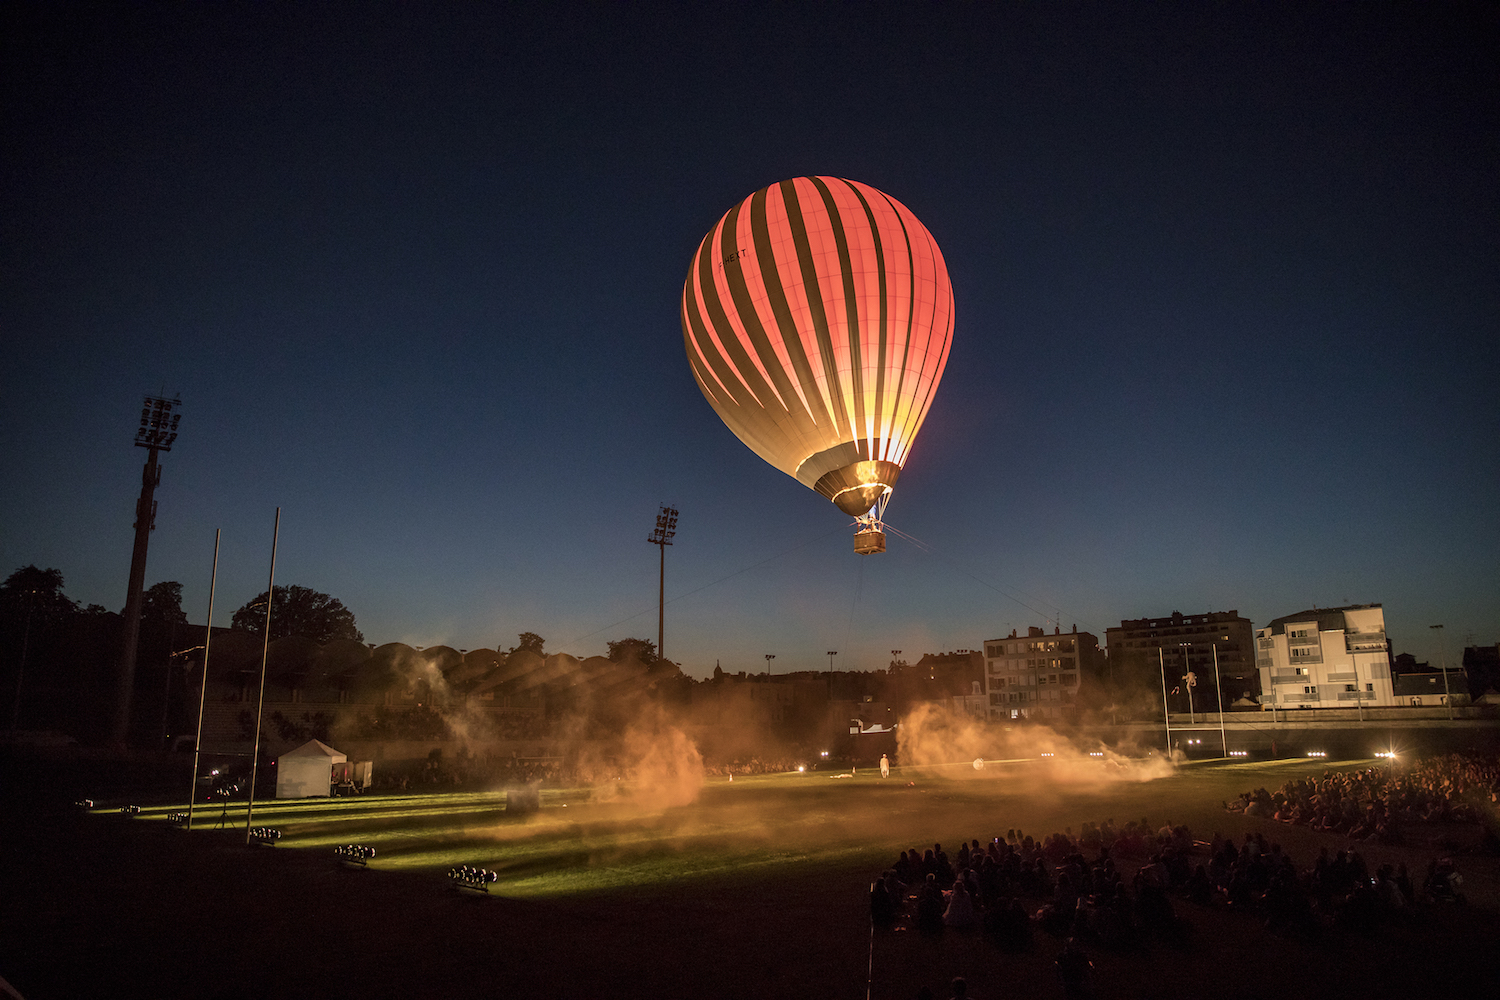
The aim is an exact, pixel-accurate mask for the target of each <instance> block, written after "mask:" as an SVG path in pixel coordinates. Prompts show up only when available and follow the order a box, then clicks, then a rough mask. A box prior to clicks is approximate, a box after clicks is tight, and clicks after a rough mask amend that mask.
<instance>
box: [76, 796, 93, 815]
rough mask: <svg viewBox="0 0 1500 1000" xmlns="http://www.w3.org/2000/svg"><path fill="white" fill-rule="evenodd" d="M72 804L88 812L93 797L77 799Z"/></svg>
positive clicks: (91, 806) (91, 805)
mask: <svg viewBox="0 0 1500 1000" xmlns="http://www.w3.org/2000/svg"><path fill="white" fill-rule="evenodd" d="M73 804H74V805H75V806H77V807H78V808H79V809H82V810H83V811H84V812H88V811H89V810H90V809H92V808H94V800H93V799H79V800H78V801H77V802H75V803H73Z"/></svg>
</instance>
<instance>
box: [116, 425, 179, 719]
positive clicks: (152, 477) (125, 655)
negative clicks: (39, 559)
mask: <svg viewBox="0 0 1500 1000" xmlns="http://www.w3.org/2000/svg"><path fill="white" fill-rule="evenodd" d="M181 405H182V400H181V399H180V398H174V399H165V398H163V397H161V396H147V397H146V401H145V404H144V405H143V406H142V407H141V424H140V427H139V428H137V430H136V432H135V446H136V447H137V448H145V449H146V450H147V454H146V465H145V468H143V469H142V470H141V495H140V499H138V500H136V502H135V549H134V550H133V551H132V552H131V554H130V583H129V585H128V587H127V588H126V591H125V638H124V645H123V648H122V649H121V650H120V662H119V666H118V668H117V669H116V671H115V714H114V721H113V725H112V727H111V732H110V735H111V736H112V737H113V739H114V742H115V743H116V744H118V745H120V746H124V745H125V742H126V740H127V738H128V737H129V735H130V699H131V695H132V694H133V693H134V691H135V652H136V646H137V645H138V644H139V642H140V638H141V593H142V591H143V590H144V588H145V584H146V547H147V546H148V545H149V544H150V542H151V532H152V531H153V530H155V528H156V500H155V499H153V497H154V496H155V493H156V486H157V484H158V483H160V482H161V466H160V465H158V464H157V463H156V456H157V454H158V453H159V452H163V451H171V450H172V442H173V441H176V440H177V424H178V422H179V421H180V420H182V414H180V413H174V412H173V411H174V410H175V409H176V408H177V407H178V406H181Z"/></svg>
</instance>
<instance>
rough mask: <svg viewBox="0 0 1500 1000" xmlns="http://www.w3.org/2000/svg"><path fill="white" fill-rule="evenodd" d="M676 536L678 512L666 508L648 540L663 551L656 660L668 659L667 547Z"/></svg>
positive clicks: (663, 508)
mask: <svg viewBox="0 0 1500 1000" xmlns="http://www.w3.org/2000/svg"><path fill="white" fill-rule="evenodd" d="M675 534H677V510H676V509H675V508H673V507H665V506H664V507H662V509H661V513H659V514H657V515H656V530H655V531H653V532H652V533H651V537H650V538H648V539H646V541H647V542H650V543H651V544H652V545H655V546H657V547H658V548H660V549H661V577H660V578H659V581H658V583H657V590H656V600H657V607H656V658H657V659H659V660H665V659H666V658H667V644H666V631H667V546H668V545H671V544H672V536H673V535H675Z"/></svg>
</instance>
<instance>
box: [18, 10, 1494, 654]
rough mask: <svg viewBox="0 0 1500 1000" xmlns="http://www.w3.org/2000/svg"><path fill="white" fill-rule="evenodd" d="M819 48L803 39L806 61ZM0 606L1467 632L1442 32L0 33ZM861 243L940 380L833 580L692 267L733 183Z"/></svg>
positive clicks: (411, 19)
mask: <svg viewBox="0 0 1500 1000" xmlns="http://www.w3.org/2000/svg"><path fill="white" fill-rule="evenodd" d="M855 10H857V11H858V12H859V16H858V17H851V16H850V15H851V12H852V11H855ZM0 19H3V21H0V24H3V27H4V37H5V39H6V58H5V59H4V60H0V73H3V74H4V80H5V83H6V86H7V88H8V93H9V94H10V95H11V99H10V100H9V101H7V102H6V109H5V112H4V114H3V117H0V127H3V129H4V132H3V138H4V141H5V148H6V150H7V153H6V156H5V166H4V169H5V179H6V183H5V184H4V185H0V219H3V220H4V221H3V223H0V225H3V227H4V239H3V240H0V262H3V267H0V329H3V330H4V346H3V359H4V363H3V364H0V392H3V403H0V407H3V408H0V415H3V420H4V424H3V426H4V427H5V435H6V437H5V441H6V444H7V446H8V447H7V448H6V459H7V470H6V476H5V477H4V482H3V485H0V523H3V524H4V526H5V527H4V531H3V532H0V573H6V574H8V573H9V572H11V571H12V570H14V569H16V568H18V567H21V566H25V565H27V564H35V565H37V566H39V567H42V568H48V567H55V568H56V569H58V570H60V571H61V572H62V573H63V574H64V577H65V579H66V591H67V593H68V594H69V596H71V597H73V598H74V599H76V600H79V601H81V602H83V603H85V604H100V605H103V606H105V607H106V608H108V609H109V610H111V611H119V610H120V609H121V608H122V607H123V606H124V603H125V591H126V581H127V574H128V572H129V566H130V550H131V522H132V521H133V519H134V509H133V506H134V502H135V496H136V494H137V492H138V490H139V486H140V473H141V460H142V459H143V457H144V455H143V453H142V451H141V449H138V448H133V447H132V446H131V443H130V442H131V438H132V436H133V435H134V433H135V422H136V418H137V415H138V412H139V409H140V402H141V398H142V397H143V396H146V395H154V394H158V393H164V394H165V395H167V396H175V395H178V394H180V396H181V398H182V408H181V414H182V422H181V426H180V437H179V438H178V440H177V441H176V443H175V444H174V445H173V448H172V451H171V453H170V454H169V455H166V456H164V457H163V460H162V479H161V485H160V487H159V488H158V489H157V491H156V500H157V502H158V504H159V509H158V515H157V530H156V531H155V532H154V534H153V537H152V539H151V548H150V559H149V562H148V564H147V570H146V580H145V582H146V584H147V585H148V586H149V585H150V584H153V583H156V582H158V581H165V580H176V581H179V582H181V583H182V584H183V608H184V610H185V611H186V613H187V614H188V616H189V618H190V619H191V620H192V621H193V622H195V623H199V624H201V623H202V622H203V620H204V615H205V613H206V611H207V604H208V582H209V570H210V562H211V558H212V550H213V537H214V531H215V529H219V528H222V529H223V547H222V551H221V553H220V578H219V589H218V594H217V599H216V608H215V623H216V624H221V625H227V624H228V622H229V616H230V615H231V614H232V613H233V611H234V609H235V608H237V607H239V606H240V605H241V604H243V603H245V602H246V601H248V600H250V599H251V598H253V597H254V596H255V595H257V594H259V593H260V592H262V591H263V590H265V587H266V574H267V570H268V563H269V556H270V541H271V526H272V518H273V513H274V511H275V509H276V508H277V507H278V506H280V507H281V508H282V522H281V525H282V533H281V542H280V547H279V552H278V567H277V573H276V580H277V582H278V583H280V584H298V585H302V586H306V587H310V588H312V589H314V590H318V591H322V592H325V593H328V594H331V595H333V596H335V597H337V598H339V599H340V600H341V601H342V602H343V603H344V604H345V605H346V606H347V607H348V608H349V609H350V610H351V611H353V612H354V614H355V615H356V617H357V619H358V622H359V626H360V628H361V629H362V630H363V631H364V633H365V635H366V638H367V639H368V640H369V641H371V642H377V643H384V642H391V641H404V642H408V643H411V644H413V645H424V646H431V645H437V644H446V645H451V646H453V647H455V648H469V649H474V648H480V647H486V648H496V647H498V648H501V649H504V648H507V647H508V646H510V645H512V644H514V643H515V641H516V638H515V637H516V635H517V634H519V633H521V632H526V631H531V632H536V633H539V634H541V635H542V636H544V637H545V638H546V639H547V645H548V648H549V649H550V650H562V651H566V652H569V653H572V654H573V655H576V656H580V657H585V656H590V655H595V654H600V653H602V652H603V651H604V650H605V648H606V643H607V642H608V641H611V640H617V639H620V638H625V637H632V636H633V637H640V638H646V639H653V640H654V638H655V627H656V622H655V620H654V617H655V613H656V610H657V604H656V593H657V570H658V556H659V553H658V551H657V549H656V548H655V547H654V546H652V545H650V544H648V543H647V541H646V536H647V535H648V534H649V533H650V531H651V527H652V524H653V521H654V518H655V516H656V512H657V510H658V507H659V506H660V505H663V504H666V505H670V506H671V507H674V508H676V509H678V510H679V511H680V512H681V515H680V522H679V525H678V528H677V536H676V538H675V539H674V543H673V546H672V547H671V549H669V550H668V551H667V553H666V596H667V599H668V602H669V603H668V604H667V607H666V620H665V634H666V649H667V653H668V655H669V657H670V658H672V659H673V660H674V661H677V662H679V663H681V664H682V666H683V668H684V669H685V670H686V671H687V672H688V673H689V674H691V675H693V676H699V677H702V676H707V675H709V674H711V673H712V672H713V669H714V666H715V664H716V663H718V664H721V665H722V666H723V669H725V670H728V671H738V670H747V671H750V672H757V671H759V670H763V669H764V667H765V660H764V656H765V655H766V654H771V653H774V654H775V656H776V660H775V667H776V670H777V671H778V672H782V671H792V670H797V669H809V670H813V669H820V668H826V666H827V660H828V657H827V651H828V650H834V649H837V650H838V651H839V653H838V657H837V661H838V662H837V666H838V668H840V669H849V670H860V669H878V668H882V667H884V666H885V665H886V664H887V663H888V662H889V661H890V659H891V655H890V652H889V651H890V650H893V649H901V650H904V651H905V652H906V654H907V655H908V656H914V657H919V656H920V655H921V654H922V653H923V652H934V653H937V652H946V651H950V650H954V649H978V648H980V645H981V644H982V643H983V641H984V640H985V639H986V638H993V637H995V636H999V635H1004V634H1006V633H1008V632H1009V631H1010V630H1011V629H1012V628H1015V629H1019V630H1021V631H1022V632H1023V633H1024V630H1025V629H1026V627H1028V626H1031V625H1046V626H1047V627H1049V629H1050V627H1051V625H1053V624H1057V625H1059V626H1060V627H1061V628H1062V630H1063V631H1067V630H1068V629H1069V628H1070V627H1071V626H1072V625H1073V624H1075V623H1076V624H1077V625H1078V627H1079V629H1081V630H1085V631H1089V632H1092V633H1094V634H1095V635H1097V636H1103V635H1104V634H1105V631H1106V630H1107V629H1108V628H1110V627H1112V626H1116V625H1118V624H1119V623H1120V621H1122V620H1128V619H1136V618H1149V617H1162V616H1166V615H1169V614H1170V613H1171V612H1172V611H1174V610H1180V611H1182V612H1183V613H1184V614H1196V613H1203V612H1207V611H1222V610H1229V609H1237V610H1238V611H1239V612H1240V614H1242V615H1244V616H1245V617H1247V618H1249V619H1250V620H1251V621H1252V622H1253V623H1254V624H1255V625H1256V626H1257V627H1259V626H1263V625H1265V624H1266V623H1268V622H1269V621H1271V620H1272V619H1275V618H1278V617H1281V616H1284V615H1288V614H1293V613H1296V612H1299V611H1301V610H1304V609H1309V608H1312V607H1313V606H1315V605H1316V606H1336V605H1347V604H1364V603H1380V604H1382V605H1383V607H1384V610H1385V620H1386V625H1387V629H1388V631H1389V634H1390V636H1391V640H1392V646H1393V650H1394V651H1395V652H1410V653H1412V654H1414V655H1415V656H1416V657H1417V658H1418V659H1419V660H1424V661H1429V662H1432V663H1434V664H1436V663H1437V662H1439V659H1440V651H1439V635H1438V633H1436V632H1434V631H1433V630H1431V629H1430V626H1432V625H1436V624H1442V625H1444V626H1445V627H1444V629H1443V630H1442V633H1441V634H1442V639H1441V641H1442V643H1443V644H1444V649H1445V650H1446V654H1445V655H1446V658H1447V661H1448V662H1449V663H1450V665H1451V664H1452V663H1454V662H1456V660H1457V658H1458V657H1459V656H1460V655H1461V652H1462V649H1463V646H1464V645H1465V644H1468V643H1469V642H1470V641H1472V642H1474V643H1479V644H1492V643H1494V642H1495V641H1496V640H1497V639H1500V558H1497V557H1500V517H1497V516H1496V514H1497V502H1496V499H1495V498H1496V497H1497V496H1500V400H1497V398H1496V394H1495V390H1494V386H1495V384H1496V376H1497V375H1500V337H1497V336H1496V331H1497V330H1500V245H1497V243H1496V241H1495V239H1494V233H1493V228H1494V227H1493V220H1494V219H1495V218H1496V217H1497V216H1500V211H1497V209H1500V189H1497V186H1496V185H1495V184H1494V178H1495V177H1496V176H1497V175H1500V162H1497V161H1500V152H1497V149H1496V147H1495V145H1494V144H1493V143H1492V142H1488V141H1486V139H1485V137H1487V136H1493V135H1495V134H1497V131H1500V109H1497V106H1496V104H1495V102H1493V101H1492V100H1491V99H1489V98H1488V97H1486V96H1485V95H1486V94H1488V92H1489V91H1490V90H1491V89H1492V86H1491V81H1490V77H1491V75H1492V73H1491V71H1490V67H1491V66H1492V64H1493V56H1492V53H1493V51H1494V49H1495V44H1496V42H1497V39H1496V37H1495V35H1496V29H1495V25H1494V23H1493V19H1492V18H1489V17H1487V15H1486V14H1485V13H1484V12H1483V11H1481V10H1478V9H1474V10H1469V9H1464V8H1442V9H1435V8H1434V9H1428V8H1421V9H1406V8H1399V9H1398V8H1375V9H1361V10H1358V11H1354V10H1349V9H1342V8H1307V7H1304V6H1301V5H1295V4H1269V5H1255V6H1244V7H1236V6H1231V7H1204V6H1199V5H1186V6H1183V7H1180V8H1179V7H1164V8H1150V9H1107V8H1106V9H1099V8H1090V9H1079V10H1065V9H1052V8H1047V9H1032V8H1029V7H1023V6H1016V7H1007V6H1000V5H995V6H991V7H985V8H978V9H976V8H972V7H963V6H957V5H954V6H940V7H935V8H928V7H921V8H916V7H905V6H889V7H887V6H882V5H875V6H874V7H868V8H867V7H865V6H860V7H858V8H853V7H849V8H845V7H839V6H836V5H835V6H832V7H821V6H820V7H815V8H806V9H803V8H794V9H778V10H777V11H776V14H775V16H774V17H769V16H767V15H766V14H765V13H764V11H762V10H761V9H760V8H753V7H751V8H743V9H741V8H729V9H718V8H712V9H710V8H702V9H698V8H684V9H681V10H677V11H675V12H673V13H672V15H671V16H665V15H663V14H662V13H661V12H657V11H642V10H636V9H629V8H625V7H608V8H600V9H593V8H591V9H590V15H589V16H588V17H570V16H567V14H566V13H565V12H559V11H555V10H542V9H540V8H538V9H535V10H532V9H526V10H517V9H512V8H484V7H477V8H464V9H456V10H450V11H445V12H443V14H442V16H438V15H437V14H436V13H434V12H433V11H431V10H422V9H418V8H413V7H407V6H397V5H389V6H387V5H375V6H372V7H368V8H365V9H363V10H362V11H361V13H360V16H359V17H358V18H353V17H351V16H349V12H348V11H347V10H344V9H341V8H338V7H330V6H322V5H314V6H306V7H296V8H279V7H278V8H270V7H267V8H261V7H234V8H225V7H222V6H218V5H208V6H194V7H182V6H178V5H160V6H158V5H149V4H143V5H130V6H121V7H105V8H91V9H87V10H82V9H76V8H61V7H57V6H54V5H44V4H28V3H17V4H11V5H7V7H6V8H5V9H4V11H3V12H0ZM812 174H817V175H828V176H836V177H847V178H851V179H854V180H858V181H861V182H864V183H867V184H870V185H872V186H874V187H876V188H878V189H879V190H882V191H886V192H888V193H889V194H890V195H891V196H893V197H895V198H897V199H899V200H900V201H901V202H902V203H903V204H905V205H906V206H907V207H909V208H910V209H911V211H912V212H913V213H914V214H915V216H916V217H917V218H919V219H920V220H921V221H922V223H923V224H924V225H925V226H926V227H927V228H928V229H929V230H930V231H931V233H932V235H933V238H934V239H935V240H936V242H937V243H938V245H939V246H940V247H941V249H942V253H943V256H944V258H945V260H946V262H947V265H948V269H949V273H950V276H951V279H952V283H953V292H954V304H955V305H954V308H955V313H954V315H955V325H954V333H953V340H952V352H951V355H950V358H949V362H948V369H947V372H946V374H945V376H944V378H943V381H942V385H941V387H940V388H939V390H938V392H937V393H936V396H935V398H934V400H933V404H932V408H931V410H930V412H929V415H928V418H927V422H926V424H925V425H924V427H923V429H922V432H921V435H920V437H919V438H918V439H917V441H916V443H915V445H914V446H913V448H912V451H911V457H910V460H909V461H908V462H907V464H906V467H905V470H904V471H903V473H902V476H901V479H900V482H899V484H898V485H897V487H896V490H895V492H894V495H893V498H892V502H891V505H890V507H889V509H888V511H887V512H886V519H887V523H888V524H889V525H890V526H891V527H892V528H893V529H895V530H894V531H893V532H892V533H891V534H890V535H889V538H888V551H887V552H886V553H884V554H882V555H877V556H867V557H857V556H855V555H854V553H853V551H852V543H851V533H852V532H851V529H850V528H849V527H848V518H846V517H845V516H844V515H842V514H840V513H839V512H838V511H837V510H836V509H835V508H834V507H833V506H832V505H831V504H829V503H828V502H827V501H826V500H825V499H823V498H822V497H820V496H818V495H817V494H815V493H813V492H811V491H810V490H808V489H807V488H806V487H804V486H802V485H801V484H799V483H797V482H796V481H794V480H792V479H791V478H790V477H788V476H785V475H783V474H782V473H780V472H778V471H777V470H776V469H773V468H772V467H771V466H769V465H767V464H766V463H765V462H763V461H761V460H760V459H759V458H757V457H756V456H755V455H754V454H753V453H751V452H750V451H749V449H747V448H746V447H745V446H744V445H743V444H741V442H740V441H739V440H737V439H736V438H735V437H734V436H733V435H732V434H731V433H730V432H729V431H728V430H727V429H726V428H725V427H724V426H723V424H722V422H721V421H720V420H719V419H718V417H717V416H716V415H715V413H714V411H713V410H712V408H711V407H710V406H709V405H708V403H707V402H706V401H705V400H704V398H703V396H702V394H701V393H700V392H699V390H698V388H697V386H696V385H695V384H694V381H693V376H692V373H691V371H690V368H689V364H688V360H687V357H686V355H685V352H684V345H683V336H682V331H681V328H680V325H679V320H678V312H679V306H680V297H681V294H682V288H683V283H684V279H685V278H686V276H687V269H688V265H689V261H690V259H691V258H692V255H693V253H694V251H695V250H696V248H697V246H698V242H699V240H701V239H702V236H703V234H704V233H705V232H707V231H708V229H709V227H711V226H712V225H713V224H714V223H715V222H716V221H717V220H718V219H719V218H720V216H721V215H722V214H723V213H724V211H725V210H726V209H727V208H728V207H730V206H731V205H733V204H735V203H737V202H738V201H739V200H740V199H743V198H744V197H746V196H747V195H749V194H750V193H751V192H753V191H755V190H757V189H759V188H761V187H764V186H765V185H767V184H771V183H774V182H776V181H779V180H782V179H785V178H790V177H794V176H802V175H812Z"/></svg>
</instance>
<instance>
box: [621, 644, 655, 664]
mask: <svg viewBox="0 0 1500 1000" xmlns="http://www.w3.org/2000/svg"><path fill="white" fill-rule="evenodd" d="M609 658H610V660H611V661H613V662H615V663H624V662H625V661H626V660H635V661H636V662H637V663H639V664H641V665H642V666H645V667H650V666H655V664H656V659H657V657H656V643H654V642H652V641H651V640H650V639H620V640H619V641H617V642H612V643H610V644H609Z"/></svg>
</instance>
